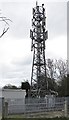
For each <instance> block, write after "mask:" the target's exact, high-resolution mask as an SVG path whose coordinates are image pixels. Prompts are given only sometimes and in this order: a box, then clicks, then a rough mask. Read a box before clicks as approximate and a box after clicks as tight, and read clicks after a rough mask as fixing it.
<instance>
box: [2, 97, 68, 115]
mask: <svg viewBox="0 0 69 120" xmlns="http://www.w3.org/2000/svg"><path fill="white" fill-rule="evenodd" d="M68 108H69V97H66V98H65V97H62V98H59V97H46V98H26V99H25V102H24V100H23V99H7V100H5V99H4V98H2V117H8V116H9V115H21V114H23V115H27V114H28V115H31V114H33V113H34V114H36V113H39V114H40V115H41V113H43V114H44V113H45V114H47V113H53V114H54V112H56V113H57V112H60V113H61V116H66V117H67V115H68Z"/></svg>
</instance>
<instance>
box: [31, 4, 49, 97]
mask: <svg viewBox="0 0 69 120" xmlns="http://www.w3.org/2000/svg"><path fill="white" fill-rule="evenodd" d="M30 37H31V39H32V44H31V51H33V64H32V74H31V91H32V92H31V94H32V95H33V96H40V97H43V96H45V94H46V92H47V87H48V85H47V79H46V60H45V41H46V40H47V39H48V31H46V17H45V8H44V4H42V6H38V4H37V2H36V7H35V8H33V19H32V30H30Z"/></svg>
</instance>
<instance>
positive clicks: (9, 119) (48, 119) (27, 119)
mask: <svg viewBox="0 0 69 120" xmlns="http://www.w3.org/2000/svg"><path fill="white" fill-rule="evenodd" d="M3 120H69V118H62V117H60V118H58V117H56V118H6V119H3Z"/></svg>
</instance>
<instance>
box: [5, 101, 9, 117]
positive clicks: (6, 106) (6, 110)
mask: <svg viewBox="0 0 69 120" xmlns="http://www.w3.org/2000/svg"><path fill="white" fill-rule="evenodd" d="M7 115H8V102H5V117H7Z"/></svg>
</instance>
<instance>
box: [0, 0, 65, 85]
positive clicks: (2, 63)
mask: <svg viewBox="0 0 69 120" xmlns="http://www.w3.org/2000/svg"><path fill="white" fill-rule="evenodd" d="M42 3H44V6H45V9H46V17H47V19H46V26H47V27H46V29H47V30H48V40H47V41H46V59H47V58H52V59H67V3H66V2H46V0H41V1H38V4H39V5H41V4H42ZM35 5H36V1H34V0H23V2H0V9H1V13H2V16H6V17H7V18H10V19H11V20H12V21H13V22H9V24H10V29H9V30H8V32H7V33H6V34H5V35H4V36H3V37H2V38H0V87H2V86H4V85H6V84H9V83H10V84H15V85H18V86H19V85H21V82H22V81H24V80H29V81H30V79H31V69H32V59H33V57H32V56H33V52H31V39H30V29H31V24H32V23H31V19H32V8H33V7H35ZM2 24H3V23H2V22H1V23H0V25H1V26H0V33H1V32H2V29H3V25H2Z"/></svg>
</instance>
